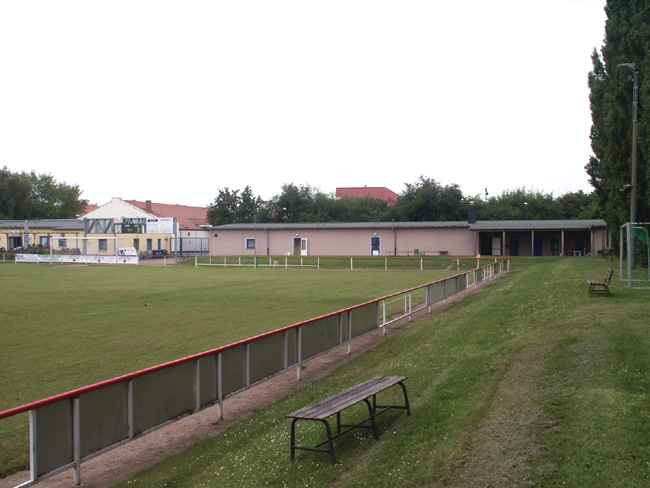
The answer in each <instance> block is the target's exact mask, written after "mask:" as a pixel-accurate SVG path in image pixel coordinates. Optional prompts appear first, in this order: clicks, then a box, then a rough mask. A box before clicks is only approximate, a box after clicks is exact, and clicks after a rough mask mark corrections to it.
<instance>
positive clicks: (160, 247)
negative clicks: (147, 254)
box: [158, 239, 162, 251]
mask: <svg viewBox="0 0 650 488" xmlns="http://www.w3.org/2000/svg"><path fill="white" fill-rule="evenodd" d="M161 243H162V239H158V250H159V251H160V250H161V249H162V246H161Z"/></svg>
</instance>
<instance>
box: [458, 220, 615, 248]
mask: <svg viewBox="0 0 650 488" xmlns="http://www.w3.org/2000/svg"><path fill="white" fill-rule="evenodd" d="M470 230H472V231H473V232H474V233H475V235H476V237H475V241H476V247H477V249H476V251H477V252H478V253H480V254H481V255H488V256H589V255H595V254H597V253H598V252H599V251H602V250H604V249H607V248H609V247H610V243H609V234H608V232H607V224H606V223H605V221H604V220H600V219H593V220H480V221H477V222H475V223H473V224H470Z"/></svg>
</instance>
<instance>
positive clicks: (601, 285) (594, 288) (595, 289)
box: [587, 269, 614, 295]
mask: <svg viewBox="0 0 650 488" xmlns="http://www.w3.org/2000/svg"><path fill="white" fill-rule="evenodd" d="M613 277H614V270H613V269H610V270H609V272H608V273H607V278H605V280H604V281H587V284H588V285H589V294H590V295H611V292H610V291H609V285H611V284H612V278H613Z"/></svg>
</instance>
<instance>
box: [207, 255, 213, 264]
mask: <svg viewBox="0 0 650 488" xmlns="http://www.w3.org/2000/svg"><path fill="white" fill-rule="evenodd" d="M208 260H209V263H210V266H212V256H208Z"/></svg>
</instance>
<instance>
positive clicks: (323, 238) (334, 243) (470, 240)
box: [210, 220, 609, 256]
mask: <svg viewBox="0 0 650 488" xmlns="http://www.w3.org/2000/svg"><path fill="white" fill-rule="evenodd" d="M608 247H609V239H608V233H607V224H606V223H605V221H603V220H503V221H477V222H475V223H468V222H466V221H450V222H344V223H329V222H328V223H257V224H227V225H221V226H216V227H213V228H212V230H211V232H210V254H211V255H215V256H217V255H244V254H251V255H254V254H257V255H276V256H278V255H302V256H307V255H321V256H350V255H352V256H385V255H389V256H401V255H451V256H468V255H476V254H482V255H493V256H502V255H509V256H567V255H576V256H578V255H579V256H583V255H591V254H596V253H598V252H599V251H601V250H603V249H606V248H608Z"/></svg>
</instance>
